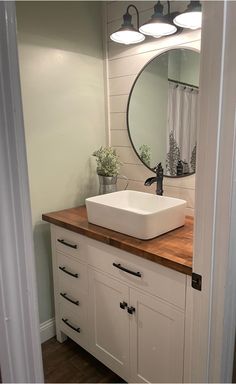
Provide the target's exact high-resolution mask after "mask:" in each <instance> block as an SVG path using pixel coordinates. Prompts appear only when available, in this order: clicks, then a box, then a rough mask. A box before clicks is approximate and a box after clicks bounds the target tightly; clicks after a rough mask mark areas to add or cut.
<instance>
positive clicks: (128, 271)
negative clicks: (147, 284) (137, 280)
mask: <svg viewBox="0 0 236 384" xmlns="http://www.w3.org/2000/svg"><path fill="white" fill-rule="evenodd" d="M112 265H114V267H116V268H118V269H121V270H122V271H124V272H127V273H130V274H131V275H134V276H137V277H142V275H141V272H134V271H130V269H127V268H125V267H122V265H121V264H120V263H118V264H117V263H113V264H112Z"/></svg>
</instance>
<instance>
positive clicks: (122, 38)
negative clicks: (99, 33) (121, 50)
mask: <svg viewBox="0 0 236 384" xmlns="http://www.w3.org/2000/svg"><path fill="white" fill-rule="evenodd" d="M110 39H111V40H112V41H115V42H116V43H120V44H126V45H129V44H136V43H140V42H141V41H143V40H144V39H145V36H143V35H142V33H139V31H137V30H136V29H135V28H133V29H132V28H125V27H121V28H120V29H118V31H116V32H114V33H112V34H111V36H110Z"/></svg>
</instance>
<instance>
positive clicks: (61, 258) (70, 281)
mask: <svg viewBox="0 0 236 384" xmlns="http://www.w3.org/2000/svg"><path fill="white" fill-rule="evenodd" d="M56 256H57V268H58V270H57V272H58V286H59V290H60V291H63V292H66V293H67V294H68V295H70V296H72V297H74V298H75V299H77V297H78V295H79V293H80V292H87V291H88V276H87V265H86V264H83V263H81V262H79V261H78V260H74V259H72V258H70V257H68V256H66V255H64V254H63V253H60V252H57V254H56Z"/></svg>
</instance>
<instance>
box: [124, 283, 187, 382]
mask: <svg viewBox="0 0 236 384" xmlns="http://www.w3.org/2000/svg"><path fill="white" fill-rule="evenodd" d="M130 304H131V306H133V307H134V308H135V312H134V313H133V314H132V315H129V316H130V332H131V333H130V342H131V346H130V359H131V361H130V363H131V380H132V382H150V383H158V382H162V383H164V382H169V383H171V382H182V381H183V354H184V313H183V312H181V311H179V310H177V309H175V308H173V307H172V306H170V305H169V304H167V303H165V302H163V301H161V300H158V299H156V298H154V297H153V296H149V295H145V294H143V293H140V292H139V291H136V290H134V289H130Z"/></svg>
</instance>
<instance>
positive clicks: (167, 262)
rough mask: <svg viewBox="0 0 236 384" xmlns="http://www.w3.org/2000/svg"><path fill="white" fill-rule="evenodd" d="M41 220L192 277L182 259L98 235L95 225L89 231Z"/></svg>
mask: <svg viewBox="0 0 236 384" xmlns="http://www.w3.org/2000/svg"><path fill="white" fill-rule="evenodd" d="M42 219H43V220H44V221H47V222H48V223H50V224H54V225H57V226H59V227H61V228H65V229H67V230H71V231H73V232H76V233H79V234H80V235H84V236H86V237H89V238H91V239H94V240H97V241H100V242H102V243H104V244H107V245H111V246H112V247H115V248H118V249H121V250H123V251H126V252H130V253H132V254H134V255H136V256H139V257H142V258H145V259H147V260H150V261H153V262H156V263H158V264H160V265H163V266H165V267H168V268H171V269H174V270H175V271H178V272H180V273H183V274H186V275H192V267H190V266H188V265H185V264H184V263H183V260H182V259H180V260H179V261H176V256H175V260H171V259H170V258H169V257H165V256H163V255H157V254H153V253H151V252H148V251H145V250H143V249H140V248H137V247H135V245H132V244H129V243H127V242H125V241H123V240H122V241H121V240H118V239H116V238H114V237H113V236H109V235H105V234H103V233H98V231H97V228H99V227H98V226H96V225H93V224H90V228H89V229H88V228H83V227H81V226H77V225H73V224H71V223H67V222H66V221H61V220H60V219H56V218H55V217H51V216H48V214H43V215H42ZM93 226H94V230H93V228H92V227H93ZM95 228H96V229H95ZM147 241H148V240H147Z"/></svg>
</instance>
